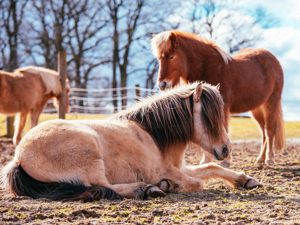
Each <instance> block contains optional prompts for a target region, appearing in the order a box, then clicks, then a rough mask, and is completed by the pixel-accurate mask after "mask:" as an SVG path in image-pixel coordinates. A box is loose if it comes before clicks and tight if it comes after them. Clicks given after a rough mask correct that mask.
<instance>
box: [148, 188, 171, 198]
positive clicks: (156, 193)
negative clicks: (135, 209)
mask: <svg viewBox="0 0 300 225" xmlns="http://www.w3.org/2000/svg"><path fill="white" fill-rule="evenodd" d="M146 195H147V196H148V197H151V198H158V197H165V196H166V194H165V193H164V192H163V191H162V190H160V189H159V188H158V187H157V186H151V187H149V188H148V189H147V190H146Z"/></svg>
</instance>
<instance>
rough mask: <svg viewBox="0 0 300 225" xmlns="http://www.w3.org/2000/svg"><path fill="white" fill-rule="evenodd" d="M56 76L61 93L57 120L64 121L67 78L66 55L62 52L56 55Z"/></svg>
mask: <svg viewBox="0 0 300 225" xmlns="http://www.w3.org/2000/svg"><path fill="white" fill-rule="evenodd" d="M58 74H59V77H60V82H61V89H62V93H61V96H60V98H59V107H58V118H59V119H65V117H66V102H67V93H66V78H67V54H66V52H64V51H61V52H59V53H58Z"/></svg>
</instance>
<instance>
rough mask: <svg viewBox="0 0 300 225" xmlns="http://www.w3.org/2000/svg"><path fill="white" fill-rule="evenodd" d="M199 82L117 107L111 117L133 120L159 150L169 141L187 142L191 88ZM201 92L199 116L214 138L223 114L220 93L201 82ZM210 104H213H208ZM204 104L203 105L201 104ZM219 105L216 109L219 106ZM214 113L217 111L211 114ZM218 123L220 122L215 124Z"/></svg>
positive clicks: (191, 126) (191, 128) (191, 132)
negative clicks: (118, 109) (131, 104)
mask: <svg viewBox="0 0 300 225" xmlns="http://www.w3.org/2000/svg"><path fill="white" fill-rule="evenodd" d="M198 84H199V83H193V84H189V85H185V86H182V87H178V88H174V89H172V90H169V91H166V92H164V93H160V94H157V95H154V96H152V97H149V98H147V99H145V100H143V101H142V102H140V103H138V104H137V105H136V107H134V108H133V109H129V110H125V111H121V112H120V113H118V114H116V115H115V116H113V117H112V119H115V120H121V121H123V120H130V121H133V122H136V123H137V124H138V125H139V126H140V127H141V128H142V129H144V130H145V131H147V132H149V134H150V135H151V136H152V138H153V139H154V140H155V142H156V143H157V145H158V147H159V148H160V149H161V151H163V152H164V151H165V150H166V149H167V148H168V147H170V146H172V145H173V144H178V143H182V144H187V143H188V142H189V141H191V139H192V137H193V135H194V118H193V92H194V90H195V88H196V86H197V85H198ZM202 87H203V93H202V96H201V103H202V105H203V107H202V114H203V115H202V116H203V121H204V126H205V127H206V131H207V133H208V135H209V137H210V138H211V139H212V140H214V139H216V138H217V137H220V136H219V135H220V134H221V133H220V132H222V130H221V129H220V127H222V128H223V125H224V124H223V120H222V122H220V119H219V117H220V116H221V115H223V110H222V108H221V107H222V104H220V101H221V102H222V99H221V100H216V99H214V98H221V97H220V95H219V96H217V94H215V93H218V92H217V91H216V90H215V89H214V88H212V87H211V86H210V85H207V84H202ZM211 104H216V105H214V106H210V105H211ZM204 105H206V106H204ZM219 108H220V109H219ZM211 113H217V115H216V116H215V115H211ZM218 123H221V124H218Z"/></svg>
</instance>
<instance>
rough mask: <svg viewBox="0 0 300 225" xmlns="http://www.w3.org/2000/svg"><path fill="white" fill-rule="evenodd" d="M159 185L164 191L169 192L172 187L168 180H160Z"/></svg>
mask: <svg viewBox="0 0 300 225" xmlns="http://www.w3.org/2000/svg"><path fill="white" fill-rule="evenodd" d="M157 186H158V187H159V189H160V190H161V191H163V192H167V191H168V190H169V188H170V185H169V183H168V181H166V180H162V181H161V182H159V185H157Z"/></svg>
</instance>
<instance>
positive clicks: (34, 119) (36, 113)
mask: <svg viewBox="0 0 300 225" xmlns="http://www.w3.org/2000/svg"><path fill="white" fill-rule="evenodd" d="M42 112H43V108H40V107H38V108H35V109H33V110H31V111H30V129H32V128H34V127H35V126H36V125H38V122H39V117H40V114H41V113H42Z"/></svg>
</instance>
